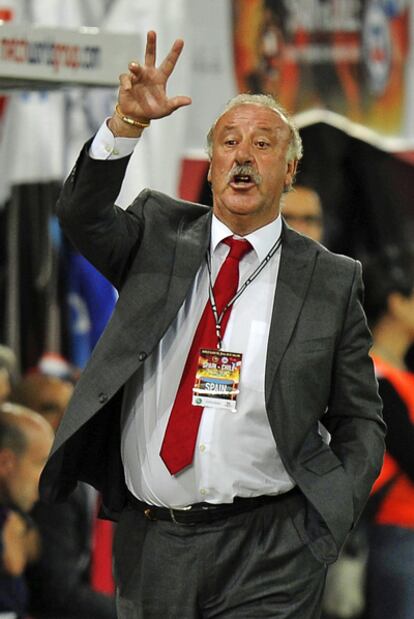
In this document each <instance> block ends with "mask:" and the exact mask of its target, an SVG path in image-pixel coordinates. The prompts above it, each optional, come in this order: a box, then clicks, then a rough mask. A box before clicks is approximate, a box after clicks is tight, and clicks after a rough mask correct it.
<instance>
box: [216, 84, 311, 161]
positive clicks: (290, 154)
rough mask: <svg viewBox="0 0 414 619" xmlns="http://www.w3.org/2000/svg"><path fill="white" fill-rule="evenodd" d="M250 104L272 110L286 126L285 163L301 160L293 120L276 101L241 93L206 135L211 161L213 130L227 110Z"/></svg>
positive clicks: (259, 95)
mask: <svg viewBox="0 0 414 619" xmlns="http://www.w3.org/2000/svg"><path fill="white" fill-rule="evenodd" d="M244 104H250V105H252V104H253V105H261V106H263V107H268V108H269V109H271V110H273V111H274V112H276V114H278V115H279V116H280V118H281V119H282V120H283V121H284V122H285V123H286V124H287V126H288V127H289V129H290V142H289V148H288V151H287V155H286V158H287V161H292V160H295V159H296V160H298V161H299V159H301V158H302V155H303V148H302V140H301V137H300V135H299V131H298V128H297V127H296V125H295V123H294V122H293V118H292V117H291V116H290V115H289V113H288V112H287V111H286V110H285V109H284V108H283V107H282V106H281V105H280V103H278V102H277V101H276V99H275V98H274V97H272V95H264V94H250V93H243V94H241V95H236V96H235V97H233V98H232V99H230V101H228V103H227V105H226V107H225V108H224V110H223V111H222V112H221V114H220V115H219V116H218V117H217V118H216V120H215V121H214V122H213V124H212V125H211V127H210V130H209V132H208V134H207V154H208V156H209V158H210V159H211V155H212V151H213V135H214V129H215V128H216V125H217V123H218V121H219V120H220V118H221V117H222V116H223V115H224V114H226V112H228V111H229V110H231V109H232V108H234V107H237V106H239V105H244Z"/></svg>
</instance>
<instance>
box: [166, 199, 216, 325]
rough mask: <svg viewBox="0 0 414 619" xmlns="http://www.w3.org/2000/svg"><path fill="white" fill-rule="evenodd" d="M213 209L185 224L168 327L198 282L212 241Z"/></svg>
mask: <svg viewBox="0 0 414 619" xmlns="http://www.w3.org/2000/svg"><path fill="white" fill-rule="evenodd" d="M211 218H212V210H211V211H210V212H208V213H207V214H206V215H203V216H202V217H198V218H197V219H195V220H193V221H190V222H188V221H186V220H185V219H184V218H183V219H182V221H181V224H180V227H179V231H178V235H177V244H176V253H175V257H174V266H173V272H172V275H171V281H170V287H169V291H168V297H167V302H166V305H165V320H164V326H165V328H167V327H168V325H169V324H170V323H171V322H172V320H174V318H175V316H176V315H177V311H178V309H179V308H180V307H181V305H182V303H183V301H184V299H185V297H186V296H187V293H188V291H189V289H190V286H191V285H192V283H193V281H194V277H195V274H196V273H197V270H198V268H199V267H200V264H201V262H202V260H203V258H204V256H205V254H206V251H207V247H208V244H209V242H210V230H211Z"/></svg>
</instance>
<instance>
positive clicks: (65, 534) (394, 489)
mask: <svg viewBox="0 0 414 619" xmlns="http://www.w3.org/2000/svg"><path fill="white" fill-rule="evenodd" d="M282 214H283V216H284V218H285V220H286V222H287V223H288V225H290V226H291V227H294V228H296V229H297V230H298V231H299V232H301V233H303V234H306V235H308V236H311V237H312V238H314V239H315V240H317V241H320V242H324V228H323V208H322V204H321V200H320V198H319V196H318V194H317V193H316V192H315V191H314V190H313V189H312V188H310V187H306V186H300V185H298V186H297V187H296V188H295V190H294V191H292V192H291V193H289V194H287V195H286V196H285V198H284V204H283V209H282ZM359 258H360V259H361V261H362V262H363V269H364V284H365V300H364V306H365V311H366V314H367V319H368V323H369V326H370V328H371V331H372V335H373V347H372V352H371V354H372V358H373V361H374V365H375V369H376V374H377V378H378V384H379V390H380V394H381V397H382V399H383V404H384V417H385V421H386V423H387V426H388V435H387V439H386V440H387V453H386V457H385V460H384V465H383V469H382V471H381V474H380V476H379V478H378V480H377V482H376V484H375V486H374V488H373V491H372V495H371V498H370V500H369V502H368V504H367V507H366V510H365V513H364V514H363V516H362V518H361V519H360V521H359V523H357V525H356V526H355V528H354V530H353V531H352V532H351V534H350V536H349V538H348V541H347V543H346V545H345V547H344V548H343V550H342V553H341V555H340V558H339V560H338V561H337V562H336V563H335V564H334V565H332V566H331V567H330V569H329V571H328V577H327V585H326V592H325V602H324V615H323V617H324V619H345V618H347V619H410V618H411V619H412V618H413V617H414V570H413V565H414V450H413V449H412V445H413V443H414V370H413V366H412V363H410V356H411V354H412V346H413V344H414V258H413V253H412V251H411V250H410V248H408V247H407V248H405V247H398V248H397V247H388V248H384V251H383V253H381V254H380V255H376V256H372V255H370V256H369V257H364V256H360V257H359ZM78 374H79V372H78V371H77V369H76V368H73V367H72V366H71V365H70V364H69V363H68V362H66V361H65V359H62V358H61V357H59V356H58V355H54V354H49V355H45V356H44V357H42V358H41V359H40V360H39V363H38V364H37V366H36V367H35V368H32V369H31V370H30V371H28V372H26V373H25V374H24V375H23V376H18V373H17V368H16V357H15V355H14V353H13V351H12V350H11V349H10V348H8V347H7V346H0V534H1V537H0V552H1V555H0V556H1V559H0V617H2V616H4V617H10V618H11V617H15V618H19V619H20V618H25V619H26V618H28V617H30V619H75V618H76V619H114V618H115V617H116V611H115V602H114V584H113V581H112V575H111V542H112V534H113V525H112V524H111V523H109V522H108V521H103V520H100V519H99V518H98V517H97V516H98V513H99V496H97V494H96V492H95V491H94V489H93V488H91V487H88V486H86V485H82V484H79V485H78V487H77V489H76V491H75V492H74V493H73V495H72V496H71V498H70V500H69V501H68V502H66V503H60V504H55V505H45V504H43V503H40V502H39V501H38V500H37V499H38V489H37V485H38V479H39V475H40V471H41V469H42V466H43V464H44V462H45V460H46V458H47V455H48V453H49V450H50V448H51V445H52V440H53V433H54V432H55V431H56V429H57V427H58V425H59V423H60V421H61V419H62V416H63V414H64V411H65V407H66V405H67V402H68V400H69V399H70V397H71V394H72V391H73V388H74V384H75V382H76V380H77V378H78ZM2 613H3V614H2ZM298 619H300V618H298Z"/></svg>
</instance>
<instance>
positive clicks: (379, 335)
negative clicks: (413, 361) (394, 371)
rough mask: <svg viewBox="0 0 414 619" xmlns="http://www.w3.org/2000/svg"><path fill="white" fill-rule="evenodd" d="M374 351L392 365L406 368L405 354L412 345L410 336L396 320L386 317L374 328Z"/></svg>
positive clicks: (402, 368)
mask: <svg viewBox="0 0 414 619" xmlns="http://www.w3.org/2000/svg"><path fill="white" fill-rule="evenodd" d="M373 336H374V345H373V347H372V353H373V354H374V355H377V356H378V357H381V359H384V361H386V362H388V363H389V364H390V365H392V366H394V367H396V368H399V369H401V370H406V369H407V366H406V364H405V355H406V354H407V351H408V348H409V346H410V343H411V341H410V338H409V336H408V335H407V334H406V332H405V331H404V329H401V328H399V327H398V324H395V323H394V321H389V320H387V319H384V320H383V321H381V322H380V323H379V324H378V325H377V326H376V327H375V328H374V329H373Z"/></svg>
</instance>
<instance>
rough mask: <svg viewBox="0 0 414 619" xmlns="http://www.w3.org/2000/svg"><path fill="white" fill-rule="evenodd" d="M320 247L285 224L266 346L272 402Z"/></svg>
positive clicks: (269, 389)
mask: <svg viewBox="0 0 414 619" xmlns="http://www.w3.org/2000/svg"><path fill="white" fill-rule="evenodd" d="M318 253H319V252H318V249H317V246H316V247H315V245H313V244H311V243H307V242H306V240H305V239H304V238H303V237H302V236H301V235H299V234H297V233H296V232H294V231H293V230H292V229H291V228H289V227H288V226H286V224H283V242H282V251H281V257H280V266H279V274H278V279H277V285H276V293H275V300H274V304H273V312H272V320H271V324H270V332H269V342H268V348H267V358H266V359H267V360H266V376H265V395H266V403H268V402H269V398H270V395H271V389H272V386H273V381H274V378H275V374H276V372H277V369H278V366H279V363H280V360H281V358H282V356H283V353H284V352H285V350H286V347H287V346H288V344H289V341H290V339H291V336H292V333H293V330H294V328H295V325H296V322H297V320H298V318H299V314H300V311H301V308H302V305H303V303H304V301H305V298H306V293H307V289H308V286H309V284H310V281H311V276H312V272H313V269H314V266H315V262H316V257H317V255H318Z"/></svg>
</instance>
